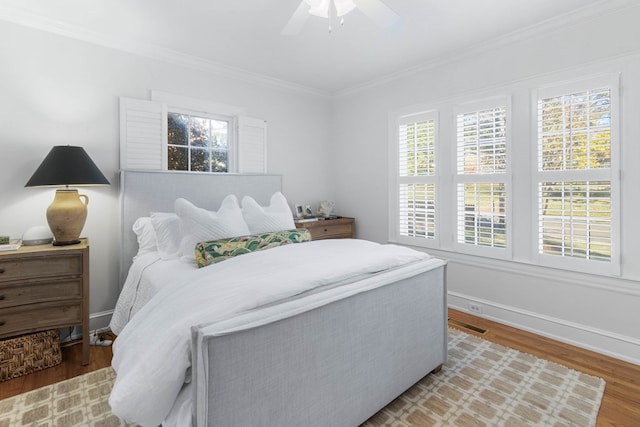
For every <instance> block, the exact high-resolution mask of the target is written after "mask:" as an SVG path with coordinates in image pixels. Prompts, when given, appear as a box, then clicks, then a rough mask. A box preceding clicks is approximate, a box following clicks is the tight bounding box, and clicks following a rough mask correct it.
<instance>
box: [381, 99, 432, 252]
mask: <svg viewBox="0 0 640 427" xmlns="http://www.w3.org/2000/svg"><path fill="white" fill-rule="evenodd" d="M430 120H432V121H433V122H434V147H433V150H434V170H435V172H434V174H433V175H424V176H414V177H401V176H400V126H402V125H405V124H410V123H417V122H421V121H430ZM389 132H390V138H389V139H390V140H391V141H393V143H392V144H389V159H390V160H391V162H392V166H391V167H390V168H389V185H390V186H389V195H390V197H389V218H390V221H389V240H390V241H391V242H395V243H400V244H406V245H411V246H419V247H425V248H433V249H438V248H440V240H441V236H440V234H441V227H440V220H439V218H440V209H438V203H439V200H440V197H439V191H440V172H439V170H440V159H439V157H440V156H439V152H440V150H439V145H440V144H439V138H440V114H439V112H438V111H437V110H424V111H420V112H414V113H409V114H402V113H398V114H393V115H390V118H389ZM402 183H408V184H409V183H416V184H420V183H426V184H433V185H434V204H435V207H436V208H435V212H434V237H433V238H423V237H410V236H404V235H401V234H400V185H401V184H402Z"/></svg>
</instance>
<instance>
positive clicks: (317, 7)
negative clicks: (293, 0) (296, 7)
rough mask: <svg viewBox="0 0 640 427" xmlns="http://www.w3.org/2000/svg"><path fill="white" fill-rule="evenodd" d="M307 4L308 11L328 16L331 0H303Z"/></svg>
mask: <svg viewBox="0 0 640 427" xmlns="http://www.w3.org/2000/svg"><path fill="white" fill-rule="evenodd" d="M304 1H305V3H307V4H308V5H309V13H310V14H311V15H313V16H319V17H320V18H328V17H329V1H331V0H304Z"/></svg>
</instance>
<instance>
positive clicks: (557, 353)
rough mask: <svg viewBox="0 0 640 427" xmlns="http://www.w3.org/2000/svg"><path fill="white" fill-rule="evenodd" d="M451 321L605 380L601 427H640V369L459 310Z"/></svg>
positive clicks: (466, 330)
mask: <svg viewBox="0 0 640 427" xmlns="http://www.w3.org/2000/svg"><path fill="white" fill-rule="evenodd" d="M449 319H453V320H457V321H461V322H465V323H468V324H470V325H473V326H477V327H480V328H482V329H486V330H487V333H486V334H479V333H475V332H473V331H470V330H468V329H465V328H460V327H458V326H456V325H455V324H453V323H452V322H450V323H449V325H450V326H451V327H455V328H458V329H461V330H463V331H465V332H467V333H469V334H471V335H476V336H479V337H482V338H484V339H486V340H489V341H493V342H495V343H498V344H501V345H504V346H506V347H510V348H515V349H516V350H519V351H522V352H524V353H529V354H532V355H534V356H537V357H540V358H543V359H547V360H551V361H553V362H556V363H559V364H561V365H564V366H567V367H569V368H572V369H575V370H578V371H581V372H584V373H586V374H590V375H594V376H597V377H600V378H602V379H604V380H605V381H606V383H607V385H606V388H605V391H604V396H603V398H602V405H601V406H600V412H599V414H598V423H597V425H598V426H629V427H631V426H640V365H634V364H631V363H626V362H623V361H620V360H618V359H614V358H612V357H608V356H603V355H601V354H598V353H594V352H591V351H588V350H583V349H581V348H578V347H574V346H571V345H568V344H564V343H560V342H558V341H554V340H551V339H549V338H544V337H541V336H539V335H535V334H532V333H529V332H525V331H522V330H520V329H515V328H512V327H510V326H505V325H502V324H499V323H495V322H491V321H489V320H485V319H482V318H479V317H476V316H472V315H469V314H466V313H462V312H459V311H456V310H449Z"/></svg>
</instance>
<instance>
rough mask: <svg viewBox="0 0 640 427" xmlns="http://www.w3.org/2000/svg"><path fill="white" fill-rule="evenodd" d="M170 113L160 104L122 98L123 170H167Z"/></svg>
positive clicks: (121, 136) (121, 148)
mask: <svg viewBox="0 0 640 427" xmlns="http://www.w3.org/2000/svg"><path fill="white" fill-rule="evenodd" d="M166 140H167V110H166V106H165V105H164V104H162V103H160V102H154V101H145V100H139V99H131V98H120V169H129V170H140V169H144V170H150V169H153V170H166V169H167V148H166Z"/></svg>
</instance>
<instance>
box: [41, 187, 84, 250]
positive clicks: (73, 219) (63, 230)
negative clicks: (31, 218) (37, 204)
mask: <svg viewBox="0 0 640 427" xmlns="http://www.w3.org/2000/svg"><path fill="white" fill-rule="evenodd" d="M81 198H84V199H85V202H84V203H82V201H81V200H80V199H81ZM88 203H89V198H88V197H87V196H85V195H84V194H78V190H72V189H60V190H57V191H56V196H55V198H54V199H53V203H51V205H50V206H49V208H48V209H47V221H48V223H49V228H51V232H52V233H53V244H54V245H55V246H65V245H74V244H76V243H80V233H81V232H82V228H83V227H84V223H85V221H86V219H87V204H88Z"/></svg>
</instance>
